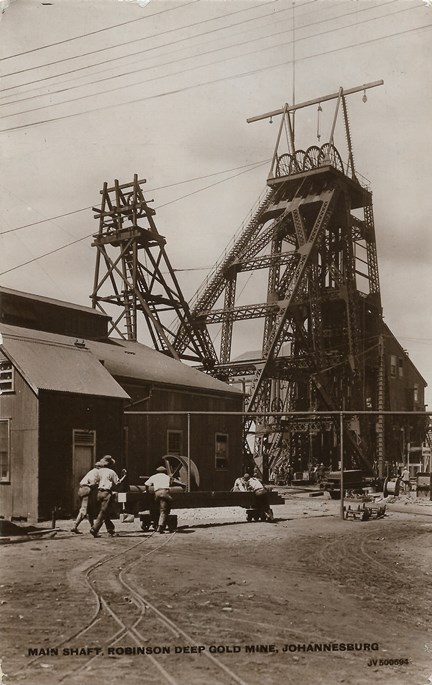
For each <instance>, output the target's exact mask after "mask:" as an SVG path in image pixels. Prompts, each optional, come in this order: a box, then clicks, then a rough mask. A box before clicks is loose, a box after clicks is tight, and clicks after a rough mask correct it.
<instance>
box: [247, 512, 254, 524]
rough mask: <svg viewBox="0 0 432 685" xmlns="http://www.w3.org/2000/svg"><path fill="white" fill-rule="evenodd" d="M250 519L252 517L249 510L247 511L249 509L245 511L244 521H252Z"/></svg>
mask: <svg viewBox="0 0 432 685" xmlns="http://www.w3.org/2000/svg"><path fill="white" fill-rule="evenodd" d="M252 519H253V515H252V514H251V512H249V511H248V512H246V521H249V522H250V521H252Z"/></svg>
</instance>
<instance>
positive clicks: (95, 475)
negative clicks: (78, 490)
mask: <svg viewBox="0 0 432 685" xmlns="http://www.w3.org/2000/svg"><path fill="white" fill-rule="evenodd" d="M99 471H100V469H96V468H94V469H91V470H90V471H89V472H88V473H86V475H85V476H84V478H82V479H81V480H80V485H87V486H88V487H89V488H91V487H92V486H93V485H97V484H98V483H99Z"/></svg>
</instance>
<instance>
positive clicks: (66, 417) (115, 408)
mask: <svg viewBox="0 0 432 685" xmlns="http://www.w3.org/2000/svg"><path fill="white" fill-rule="evenodd" d="M46 308H47V311H46ZM21 313H22V316H21ZM71 321H72V322H73V326H72V324H71ZM107 324H108V317H105V316H104V315H101V314H99V313H98V312H94V311H93V310H92V309H90V308H88V307H79V306H78V305H73V304H71V305H69V303H66V302H60V301H57V300H50V299H49V298H39V297H38V296H36V295H31V294H26V293H21V292H16V291H11V290H9V289H4V288H0V336H1V337H0V517H4V518H15V519H20V518H22V519H26V520H29V521H34V520H38V519H43V518H48V517H50V516H51V512H52V510H53V509H54V507H56V508H57V509H58V511H59V513H60V515H71V514H72V513H73V512H74V510H75V508H76V490H77V484H78V482H79V480H80V478H81V477H82V476H83V475H84V473H85V472H86V471H87V470H88V469H89V468H91V466H92V465H93V463H94V462H95V461H96V460H97V459H98V458H100V457H101V456H103V455H104V454H111V455H113V456H114V457H115V459H116V462H117V468H118V469H121V468H122V467H126V468H127V469H128V473H129V479H130V482H131V483H139V482H140V481H139V477H140V476H145V475H149V474H150V473H151V472H152V471H153V469H154V468H155V467H156V466H157V465H159V464H160V463H161V459H162V458H163V457H164V456H165V455H167V454H171V455H179V456H183V455H186V454H188V453H189V454H190V457H191V459H192V460H193V461H194V462H195V463H196V465H197V467H198V470H199V486H200V488H201V489H206V490H229V489H230V488H231V487H232V483H233V481H234V479H235V477H237V476H238V474H239V472H240V470H241V466H242V419H241V416H227V415H224V412H241V411H242V408H243V395H242V393H241V392H240V391H239V390H238V389H237V388H234V387H231V386H228V385H227V384H225V383H223V382H221V381H218V380H216V379H214V378H212V377H211V376H208V375H206V374H204V373H202V372H200V371H198V370H196V369H193V368H191V367H189V366H186V365H185V364H183V363H182V362H179V361H176V360H174V359H171V358H169V357H167V356H165V355H163V354H161V353H160V352H157V351H155V350H153V349H151V348H149V347H147V346H145V345H142V344H140V343H138V342H129V341H125V340H115V339H112V338H108V337H107V335H106V331H107ZM36 326H37V327H36ZM44 328H46V329H47V330H44ZM75 330H76V331H77V332H76V333H75V332H74V331H75ZM83 332H85V333H86V335H87V336H88V337H83V335H82V334H83ZM125 411H126V412H127V411H151V412H157V413H156V414H155V415H151V416H150V415H141V414H137V415H129V414H127V413H126V414H125ZM195 411H201V412H213V414H208V415H204V416H196V415H192V414H190V413H191V412H195ZM165 412H172V414H167V413H165ZM179 412H180V413H179ZM187 413H189V414H190V415H189V417H188V416H187Z"/></svg>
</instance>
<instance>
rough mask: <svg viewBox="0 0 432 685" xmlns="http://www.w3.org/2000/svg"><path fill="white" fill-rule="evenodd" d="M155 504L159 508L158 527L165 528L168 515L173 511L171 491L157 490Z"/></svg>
mask: <svg viewBox="0 0 432 685" xmlns="http://www.w3.org/2000/svg"><path fill="white" fill-rule="evenodd" d="M155 504H157V505H158V506H159V521H158V527H159V528H162V530H163V529H164V528H165V526H166V523H167V519H168V515H169V513H170V511H171V505H172V497H171V495H170V494H169V490H156V492H155Z"/></svg>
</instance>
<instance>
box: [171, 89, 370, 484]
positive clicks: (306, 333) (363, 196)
mask: <svg viewBox="0 0 432 685" xmlns="http://www.w3.org/2000/svg"><path fill="white" fill-rule="evenodd" d="M362 89H363V87H362ZM357 90H359V89H357ZM336 95H337V96H338V106H339V104H341V106H342V109H343V114H344V119H345V131H346V137H347V143H348V160H347V163H346V164H344V163H343V162H342V159H341V156H340V154H339V152H338V150H337V149H336V148H335V147H334V145H333V130H334V129H333V130H332V132H331V135H330V140H329V142H328V143H325V144H324V145H322V146H321V147H318V146H311V147H309V148H308V149H306V150H297V149H295V145H294V136H293V134H292V129H291V120H290V117H289V111H288V109H289V108H288V106H285V108H284V109H283V110H279V111H277V112H273V113H269V114H268V115H263V116H274V115H275V114H281V113H282V114H283V119H284V121H283V123H282V124H281V127H280V129H279V136H278V141H277V145H276V150H275V154H274V158H273V162H272V166H271V170H270V176H269V179H268V190H267V193H266V195H265V197H264V199H263V200H262V202H261V203H260V204H259V206H258V207H257V209H256V211H255V213H254V215H253V216H252V218H251V220H250V222H249V223H248V224H247V225H246V227H245V228H244V230H243V231H242V232H241V234H240V235H239V236H238V237H237V239H236V240H235V242H234V244H233V246H232V248H231V249H230V250H228V251H227V253H226V255H225V257H224V259H223V260H222V261H221V262H220V263H219V264H218V265H216V267H215V269H214V271H213V274H212V275H211V277H210V278H209V279H208V280H207V282H206V283H205V285H204V287H203V288H202V289H201V290H200V291H199V292H198V293H197V296H196V298H195V301H194V302H193V304H191V313H192V318H193V319H194V320H195V321H196V322H200V323H201V324H202V323H203V322H205V324H206V326H207V327H208V328H209V330H210V331H211V328H212V326H217V327H218V328H219V329H220V351H219V361H218V363H217V364H216V365H215V366H214V368H213V370H212V373H213V374H215V375H217V376H219V377H220V378H224V379H225V380H231V381H232V380H234V379H236V378H237V379H239V378H242V379H246V380H247V385H248V389H249V394H248V402H247V409H248V410H249V411H251V412H271V411H273V412H286V411H291V412H293V411H297V412H301V411H328V410H338V411H340V410H343V409H345V410H350V409H352V410H357V411H359V410H360V409H363V408H364V409H376V410H377V409H383V386H382V383H381V385H380V378H381V377H382V374H380V369H381V365H382V358H381V353H380V345H379V336H380V331H381V329H380V324H381V301H380V288H379V277H378V262H377V253H376V241H375V227H374V219H373V208H372V196H371V193H370V191H369V190H368V189H367V188H366V187H364V186H362V185H361V183H360V182H359V181H358V179H357V176H356V173H355V169H354V159H353V154H352V147H351V136H350V130H349V124H348V116H347V110H346V102H345V97H344V93H343V91H342V89H341V90H340V91H339V94H336ZM330 97H334V96H329V98H330ZM315 102H316V101H315ZM283 126H286V127H287V129H288V146H289V148H288V151H287V152H285V151H281V150H280V140H281V132H282V127H283ZM251 273H253V274H254V275H255V274H258V273H259V274H260V279H259V283H260V284H261V298H260V299H259V300H258V301H254V302H248V303H244V302H243V301H241V299H242V298H241V297H238V295H241V296H242V297H243V300H244V299H245V295H244V292H243V291H244V287H242V285H241V284H240V279H241V278H243V279H244V274H251ZM263 275H264V278H263ZM243 282H244V281H243ZM247 292H248V294H249V296H250V295H251V294H256V287H255V288H252V287H250V286H248V289H247ZM252 320H255V323H254V326H253V330H254V331H255V333H257V332H259V334H260V340H259V342H258V343H254V342H252V336H251V337H250V346H252V345H254V344H255V345H257V346H259V353H258V354H255V355H253V357H254V358H251V359H244V358H242V359H240V360H239V359H238V360H236V359H235V358H234V359H233V358H232V347H233V345H232V344H233V340H235V339H236V336H238V335H239V334H238V332H237V327H239V326H241V325H242V323H241V322H245V321H249V322H250V321H252ZM248 330H249V331H251V330H252V329H251V328H250V327H249V329H248ZM188 340H189V338H188V332H187V330H186V327H185V326H182V325H180V326H179V329H178V332H177V335H176V337H175V340H174V346H175V348H176V349H177V351H178V353H179V354H181V353H182V352H183V349H185V346H186V345H187V343H188ZM249 349H250V348H249ZM252 349H253V348H252ZM253 428H254V429H255V450H254V452H255V454H254V456H255V461H256V464H257V465H258V467H259V468H260V469H261V470H262V471H263V473H264V474H265V472H266V470H267V469H268V468H271V467H274V466H276V465H278V463H279V462H282V461H283V460H284V458H287V455H289V458H290V460H291V463H293V462H295V464H294V466H295V467H296V469H297V468H304V467H305V466H306V465H307V463H308V462H309V463H310V462H311V461H312V459H318V460H319V461H324V460H325V461H326V462H327V463H328V464H330V465H331V464H332V463H333V465H334V467H335V468H336V467H337V450H336V442H337V428H336V427H335V424H334V419H333V418H330V417H329V418H327V419H326V418H325V417H324V418H320V419H316V420H311V419H310V418H302V417H296V418H288V417H286V416H285V417H274V418H273V419H264V420H257V421H255V422H254V423H252V420H249V421H247V422H246V425H245V434H246V433H247V432H248V431H251V429H253ZM381 433H382V431H381ZM344 442H345V445H346V452H347V457H348V459H351V464H352V465H353V466H354V465H358V466H362V467H365V468H366V469H367V470H369V471H372V464H371V460H370V458H369V457H368V456H367V455H370V454H376V451H377V448H379V449H380V450H381V451H382V449H383V444H382V435H381V434H380V437H379V440H377V433H376V421H375V420H374V421H372V422H371V420H370V419H369V418H368V419H367V420H363V419H361V417H360V418H359V417H356V418H355V419H354V420H352V421H351V422H350V423H349V425H347V427H346V431H345V436H344ZM378 443H379V444H378ZM300 461H301V465H300ZM348 463H349V462H348Z"/></svg>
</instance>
